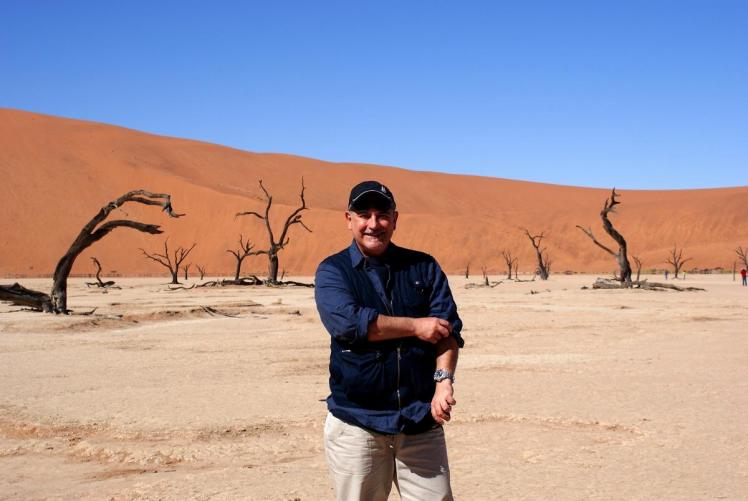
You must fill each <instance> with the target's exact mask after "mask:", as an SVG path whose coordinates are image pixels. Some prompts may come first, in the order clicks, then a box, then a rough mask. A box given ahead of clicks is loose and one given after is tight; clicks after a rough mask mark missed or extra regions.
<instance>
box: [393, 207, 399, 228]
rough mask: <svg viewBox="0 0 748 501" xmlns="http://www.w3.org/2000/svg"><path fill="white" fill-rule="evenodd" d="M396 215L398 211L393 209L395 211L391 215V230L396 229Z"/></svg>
mask: <svg viewBox="0 0 748 501" xmlns="http://www.w3.org/2000/svg"><path fill="white" fill-rule="evenodd" d="M397 216H398V212H397V211H395V213H394V214H393V215H392V229H393V230H396V229H397Z"/></svg>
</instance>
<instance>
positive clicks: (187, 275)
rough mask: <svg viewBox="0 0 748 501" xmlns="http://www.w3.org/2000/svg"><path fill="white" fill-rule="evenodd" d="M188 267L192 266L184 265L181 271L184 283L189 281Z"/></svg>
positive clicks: (190, 264) (189, 264)
mask: <svg viewBox="0 0 748 501" xmlns="http://www.w3.org/2000/svg"><path fill="white" fill-rule="evenodd" d="M190 266H192V263H187V264H185V265H184V266H183V267H182V269H183V270H184V280H185V282H186V281H187V280H189V279H190V278H189V277H190Z"/></svg>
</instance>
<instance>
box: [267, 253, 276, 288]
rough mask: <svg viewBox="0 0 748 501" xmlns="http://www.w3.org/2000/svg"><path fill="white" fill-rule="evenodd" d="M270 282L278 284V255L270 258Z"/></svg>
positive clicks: (272, 255)
mask: <svg viewBox="0 0 748 501" xmlns="http://www.w3.org/2000/svg"><path fill="white" fill-rule="evenodd" d="M268 282H270V283H272V284H274V283H277V282H278V254H271V255H269V256H268Z"/></svg>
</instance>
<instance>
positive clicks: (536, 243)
mask: <svg viewBox="0 0 748 501" xmlns="http://www.w3.org/2000/svg"><path fill="white" fill-rule="evenodd" d="M523 229H524V230H525V235H527V238H529V239H530V242H532V246H533V248H534V249H535V255H536V256H537V257H538V275H539V276H540V279H541V280H548V276H549V275H550V271H551V270H550V268H551V260H550V256H549V255H548V250H547V248H546V247H543V248H542V249H541V248H540V243H541V242H542V241H543V237H544V236H545V235H544V233H545V232H541V233H540V234H539V235H531V234H530V231H529V230H528V229H526V228H523Z"/></svg>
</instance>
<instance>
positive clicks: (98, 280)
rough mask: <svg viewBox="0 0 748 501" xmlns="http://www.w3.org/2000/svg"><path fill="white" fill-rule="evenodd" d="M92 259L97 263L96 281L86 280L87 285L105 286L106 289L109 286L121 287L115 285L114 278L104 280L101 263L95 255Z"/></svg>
mask: <svg viewBox="0 0 748 501" xmlns="http://www.w3.org/2000/svg"><path fill="white" fill-rule="evenodd" d="M91 260H92V261H93V263H94V264H95V265H96V281H95V282H86V287H91V286H92V285H95V286H96V287H101V288H104V289H105V288H107V287H111V288H115V289H119V287H117V286H115V285H114V280H107V281H106V282H104V281H103V280H102V279H101V263H100V262H99V260H98V259H96V258H95V257H92V258H91Z"/></svg>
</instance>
